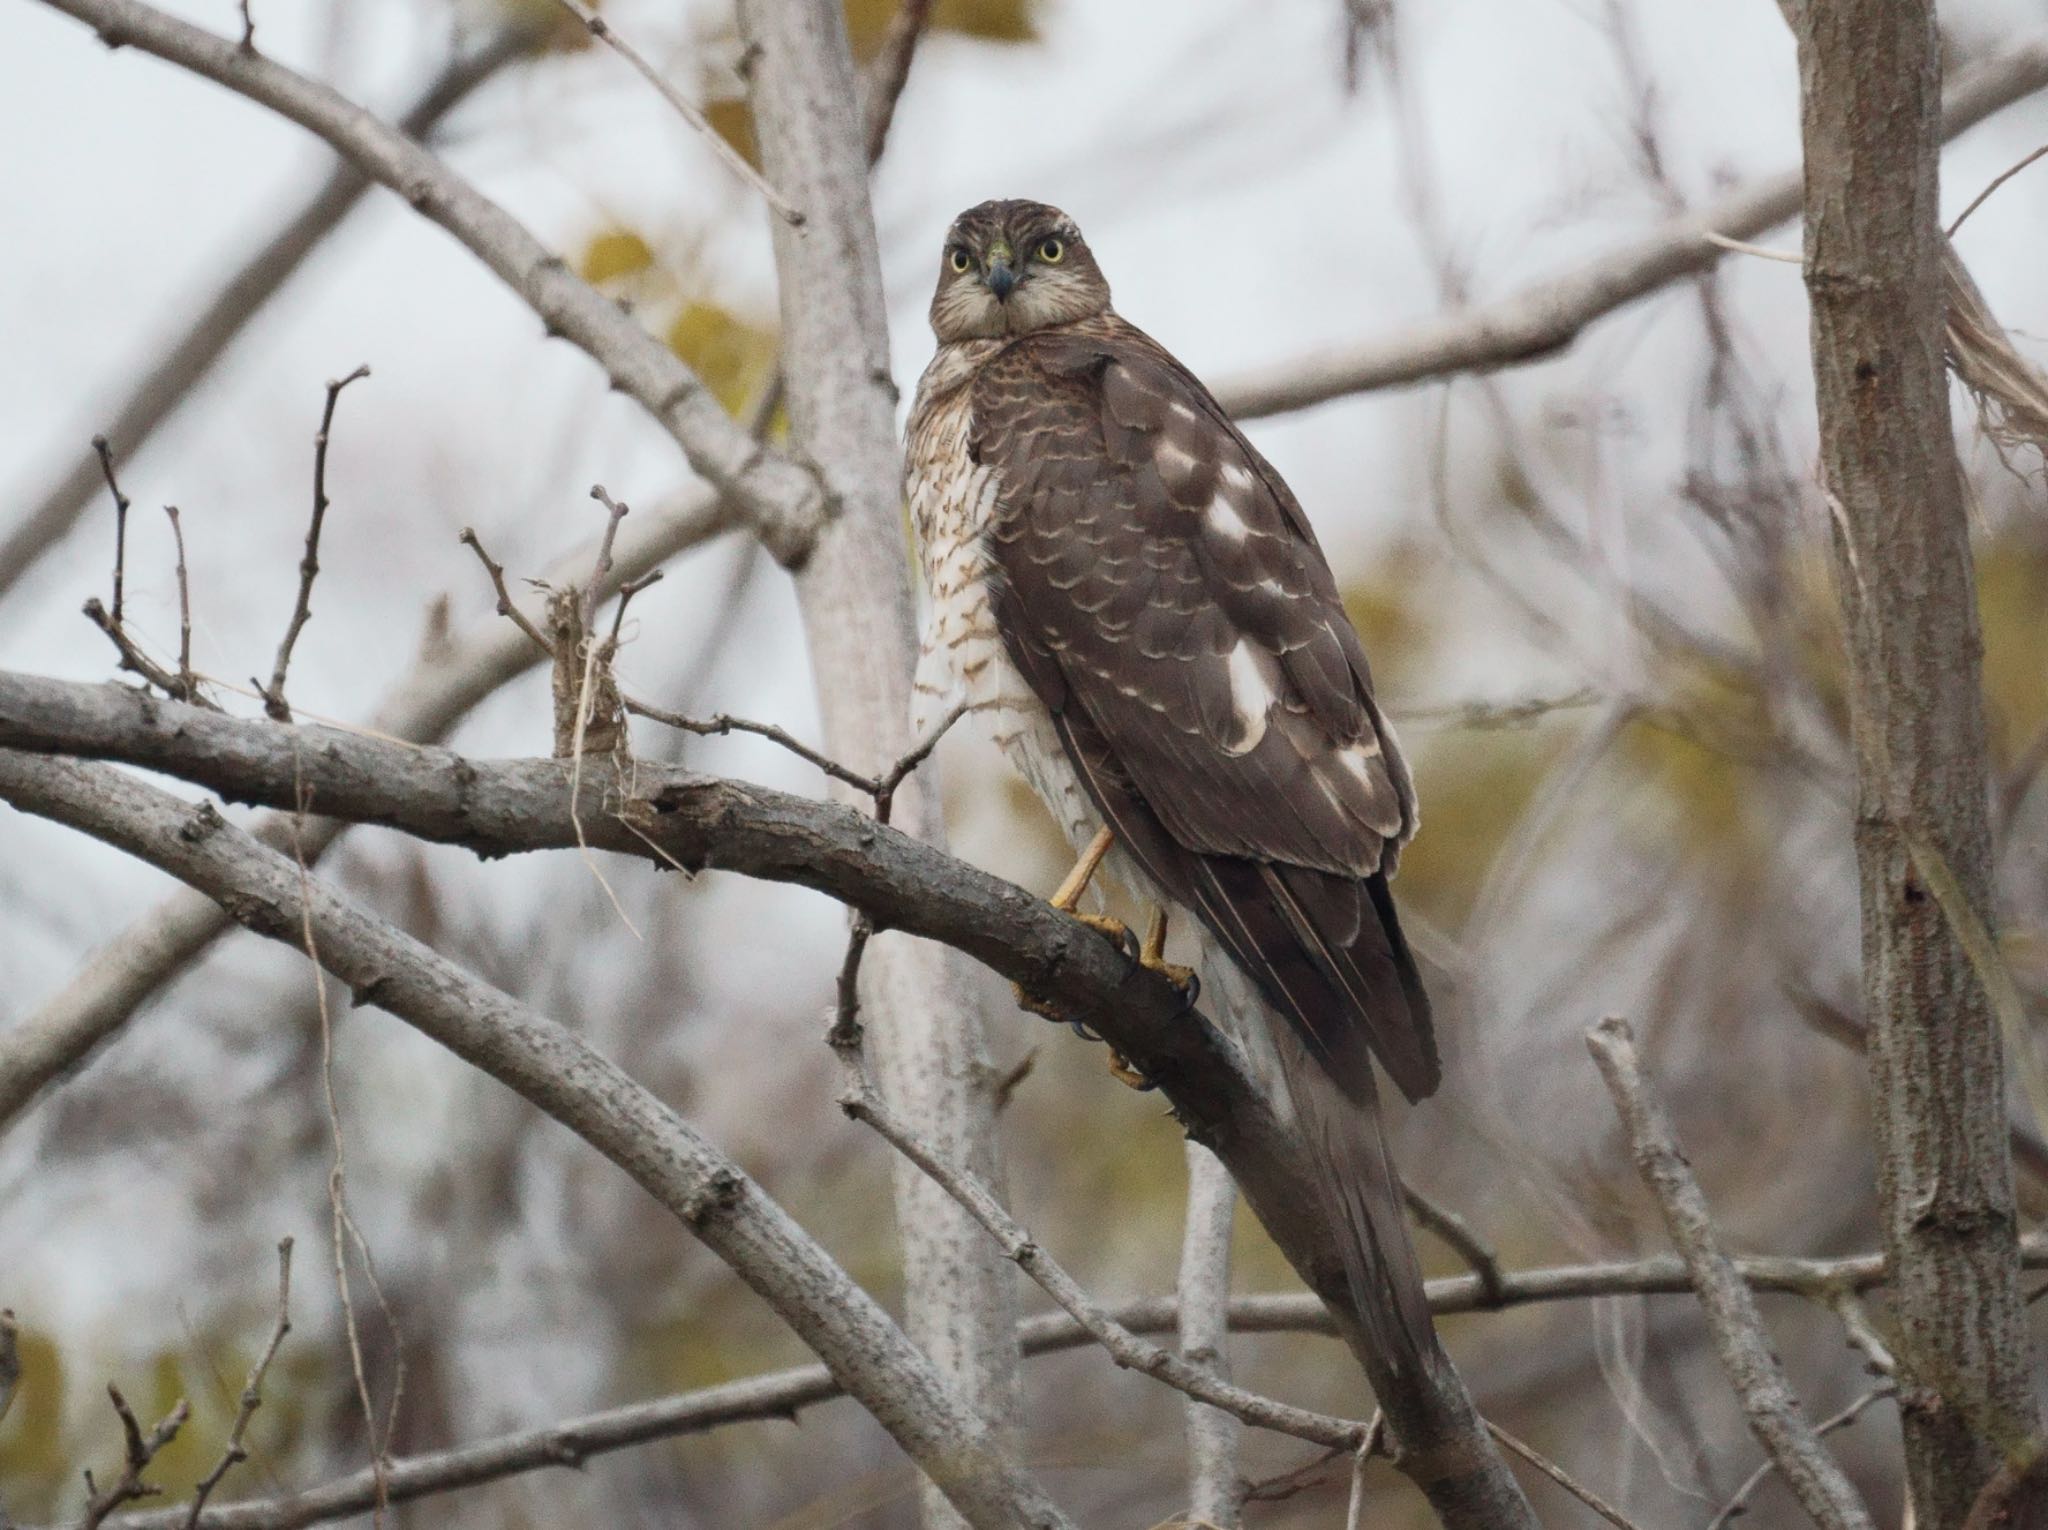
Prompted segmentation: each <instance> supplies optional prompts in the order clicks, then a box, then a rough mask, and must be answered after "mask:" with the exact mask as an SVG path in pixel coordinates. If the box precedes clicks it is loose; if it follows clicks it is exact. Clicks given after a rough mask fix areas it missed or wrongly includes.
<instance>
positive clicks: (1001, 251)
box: [981, 239, 1017, 303]
mask: <svg viewBox="0 0 2048 1530" xmlns="http://www.w3.org/2000/svg"><path fill="white" fill-rule="evenodd" d="M1015 259H1016V255H1015V252H1014V251H1012V250H1011V248H1010V246H1009V242H1008V241H1007V240H1002V239H998V240H997V241H996V242H995V243H994V244H992V245H990V246H989V251H988V264H987V266H986V267H985V268H984V269H983V271H982V275H981V279H982V282H983V283H984V284H985V285H986V286H987V288H988V290H989V291H991V292H993V293H994V294H995V295H996V301H997V302H998V303H1001V302H1004V301H1006V300H1007V299H1008V298H1009V296H1010V293H1011V291H1012V289H1014V288H1015V287H1016V285H1017V270H1016V267H1015V266H1014V265H1013V264H1012V263H1011V262H1012V261H1014V260H1015Z"/></svg>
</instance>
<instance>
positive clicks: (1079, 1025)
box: [1067, 1020, 1102, 1041]
mask: <svg viewBox="0 0 2048 1530" xmlns="http://www.w3.org/2000/svg"><path fill="white" fill-rule="evenodd" d="M1067 1024H1068V1025H1070V1026H1072V1027H1073V1030H1074V1034H1075V1035H1076V1036H1079V1037H1080V1038H1081V1039H1082V1040H1083V1041H1100V1040H1101V1039H1102V1038H1101V1037H1100V1036H1098V1035H1096V1034H1095V1032H1093V1031H1091V1030H1089V1029H1088V1022H1087V1021H1086V1020H1069V1021H1068V1022H1067Z"/></svg>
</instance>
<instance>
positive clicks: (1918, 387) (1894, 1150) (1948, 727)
mask: <svg viewBox="0 0 2048 1530" xmlns="http://www.w3.org/2000/svg"><path fill="white" fill-rule="evenodd" d="M1789 14H1790V15H1791V19H1792V21H1793V25H1794V27H1795V30H1796V31H1797V33H1798V38H1799V69H1800V96H1801V124H1802V130H1803V134H1804V139H1805V147H1806V285H1807V292H1808V296H1809V298H1810V299H1811V302H1812V309H1813V365H1814V383H1815V392H1816V395H1817V399H1818V404H1819V411H1820V440H1821V467H1822V478H1823V489H1824V492H1825V493H1826V495H1827V496H1828V499H1829V503H1830V505H1831V507H1832V508H1833V510H1834V514H1835V533H1836V539H1835V552H1836V560H1835V561H1836V581H1837V584H1838V587H1839V589H1840V593H1841V602H1842V609H1843V615H1844V621H1845V626H1846V628H1847V637H1848V643H1847V647H1848V660H1849V703H1850V714H1851V722H1852V729H1853V732H1854V735H1855V747H1856V763H1857V777H1858V810H1857V824H1856V858H1857V866H1858V870H1859V873H1860V877H1861V886H1862V908H1863V920H1862V923H1863V930H1862V933H1863V1012H1864V1014H1865V1016H1866V1017H1868V1019H1869V1021H1870V1025H1871V1038H1870V1039H1871V1046H1870V1059H1871V1087H1872V1109H1871V1115H1872V1120H1873V1125H1874V1127H1875V1130H1876V1136H1877V1147H1878V1157H1879V1177H1880V1185H1879V1189H1880V1202H1881V1206H1882V1216H1883V1221H1884V1235H1885V1247H1886V1250H1887V1252H1888V1254H1889V1255H1890V1257H1891V1259H1892V1261H1893V1264H1894V1267H1895V1270H1896V1275H1897V1287H1896V1294H1895V1298H1894V1308H1893V1310H1894V1313H1895V1315H1896V1318H1897V1322H1898V1343H1897V1344H1896V1345H1895V1346H1894V1348H1895V1351H1896V1353H1897V1356H1898V1362H1899V1366H1900V1388H1899V1393H1900V1412H1901V1416H1902V1419H1903V1421H1904V1428H1905V1440H1906V1469H1907V1482H1908V1487H1909V1490H1910V1494H1911V1499H1912V1503H1913V1508H1914V1514H1915V1522H1916V1524H1917V1525H1918V1526H1919V1527H1920V1530H1954V1527H1956V1526H1959V1525H1961V1524H1962V1523H1963V1521H1964V1520H1965V1518H1966V1517H1967V1516H1968V1514H1969V1511H1970V1506H1971V1504H1972V1502H1973V1501H1974V1500H1975V1499H1976V1497H1977V1495H1978V1494H1979V1493H1980V1492H1982V1490H1983V1488H1984V1485H1985V1484H1986V1483H1987V1482H1988V1481H1989V1480H1990V1478H1991V1475H1992V1473H1993V1472H1995V1471H1996V1470H1997V1468H1998V1465H1999V1463H2000V1460H2001V1458H2002V1454H2003V1452H2004V1451H2006V1450H2007V1449H2009V1448H2011V1447H2013V1446H2014V1445H2015V1444H2016V1443H2018V1442H2020V1441H2024V1440H2028V1439H2031V1438H2032V1437H2033V1435H2034V1433H2035V1430H2036V1428H2037V1418H2036V1412H2035V1407H2034V1401H2033V1397H2032V1392H2031V1389H2030V1386H2029V1382H2028V1372H2029V1369H2030V1366H2029V1344H2028V1341H2027V1338H2026V1334H2025V1330H2024V1327H2023V1325H2022V1322H2021V1308H2020V1296H2019V1257H2018V1224H2017V1215H2016V1211H2015V1206H2014V1198H2013V1175H2012V1155H2011V1152H2010V1149H2009V1147H2008V1144H2007V1136H2006V1130H2005V1064H2004V1056H2003V1052H2002V1049H2001V1047H2000V1044H1999V1036H1998V1030H1997V1026H1996V1023H1995V1020H1994V1017H1993V1013H1992V1010H1991V1006H1990V1004H1989V1002H1988V999H1987V996H1986V992H1985V988H1984V984H1983V982H1982V981H1981V980H1980V977H1979V975H1978V974H1977V973H1976V972H1975V971H1974V970H1973V969H1972V966H1971V963H1970V959H1969V956H1968V954H1967V952H1966V950H1965V948H1964V944H1963V941H1962V940H1961V939H1960V938H1959V936H1958V933H1957V931H1956V930H1955V929H1954V928H1953V927H1952V926H1951V924H1950V922H1949V920H1948V919H1947V918H1946V917H1945V916H1944V913H1943V910H1942V908H1941V906H1940V903H1939V902H1938V901H1937V899H1936V898H1935V897H1934V896H1933V895H1932V893H1931V891H1930V886H1929V880H1930V878H1929V875H1928V873H1927V872H1926V871H1924V870H1923V869H1921V868H1920V867H1917V866H1916V864H1915V854H1916V850H1918V851H1919V852H1920V853H1921V854H1922V855H1924V856H1928V857H1932V858H1934V859H1936V860H1938V861H1939V862H1940V863H1941V868H1942V870H1943V874H1945V875H1947V876H1949V877H1952V878H1953V881H1954V883H1955V884H1956V885H1957V886H1958V887H1959V888H1960V889H1961V893H1962V896H1964V897H1965V898H1967V899H1968V902H1969V904H1970V906H1971V907H1972V908H1973V909H1974V910H1975V911H1976V913H1977V916H1978V918H1979V919H1980V920H1981V921H1982V923H1983V924H1984V925H1985V926H1986V927H1987V928H1988V927H1992V926H1994V925H1995V923H1996V921H1995V919H1994V918H1993V910H1992V905H1991V839H1990V833H1989V828H1988V776H1987V765H1986V761H1987V755H1986V750H1985V731H1984V707H1983V698H1982V693H1981V689H1980V683H1979V674H1978V670H1979V656H1980V648H1981V642H1980V639H1979V635H1978V630H1977V606H1976V594H1975V582H1974V576H1973V571H1972V567H1971V558H1970V543H1969V524H1968V519H1967V515H1966V512H1965V507H1964V501H1963V488H1962V479H1961V474H1960V470H1959V467H1958V465H1957V461H1956V454H1955V445H1954V439H1953V437H1952V435H1951V427H1950V420H1949V401H1948V380H1947V375H1946V373H1945V370H1944V367H1943V357H1942V332H1943V319H1944V312H1943V288H1942V265H1941V261H1942V243H1943V240H1942V234H1941V227H1940V224H1939V221H1938V214H1939V207H1938V168H1939V166H1938V158H1939V156H1938V145H1939V142H1940V121H1939V116H1938V93H1939V81H1940V45H1939V40H1938V38H1937V35H1936V30H1935V18H1934V8H1933V6H1932V5H1931V4H1929V3H1926V0H1836V3H1826V4H1823V3H1818V0H1814V3H1808V4H1803V5H1796V6H1792V7H1789Z"/></svg>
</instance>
